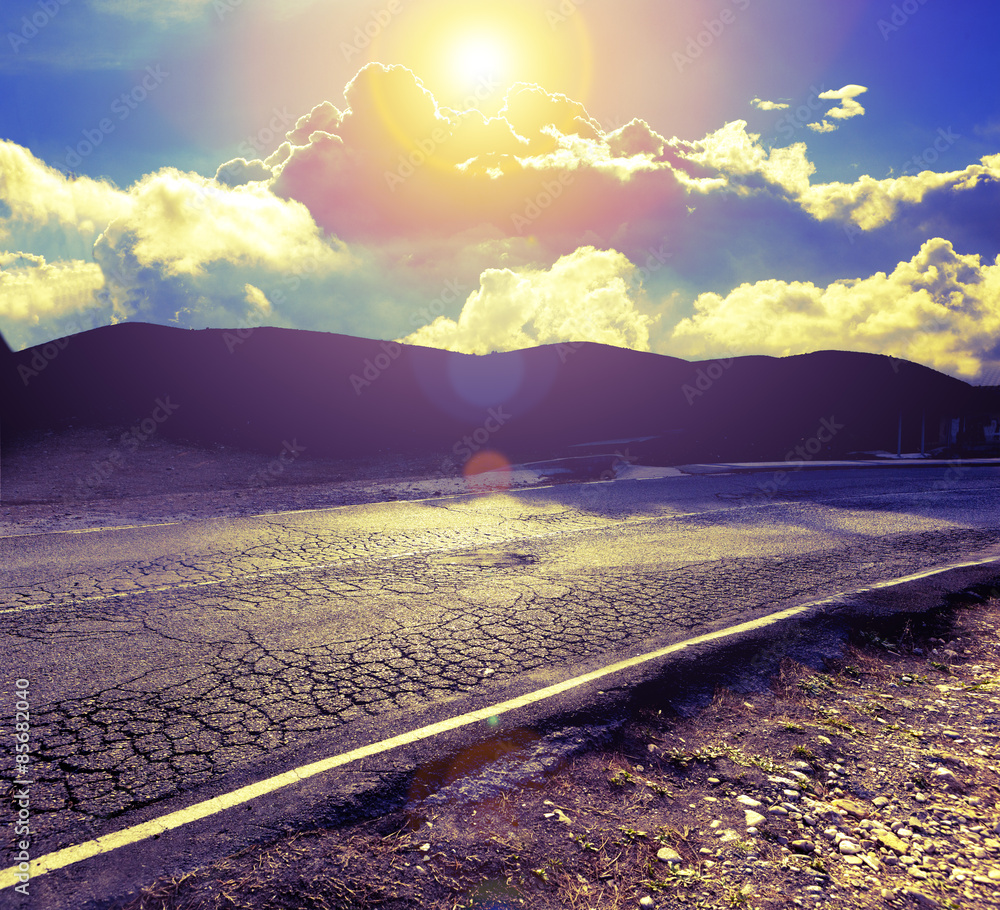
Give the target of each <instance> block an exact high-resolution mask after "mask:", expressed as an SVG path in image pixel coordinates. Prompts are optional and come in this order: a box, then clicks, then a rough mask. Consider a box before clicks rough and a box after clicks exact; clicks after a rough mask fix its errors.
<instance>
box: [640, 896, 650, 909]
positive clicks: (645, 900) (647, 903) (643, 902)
mask: <svg viewBox="0 0 1000 910" xmlns="http://www.w3.org/2000/svg"><path fill="white" fill-rule="evenodd" d="M639 906H640V907H652V906H653V899H652V898H651V897H650V896H649V895H648V894H647V895H646V896H645V897H643V898H640V899H639Z"/></svg>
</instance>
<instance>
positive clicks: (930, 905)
mask: <svg viewBox="0 0 1000 910" xmlns="http://www.w3.org/2000/svg"><path fill="white" fill-rule="evenodd" d="M901 896H902V897H905V898H908V899H909V901H910V902H911V903H912V904H913V905H914V906H915V907H916V908H917V910H938V908H939V907H940V906H941V905H940V904H939V903H938V902H937V901H936V900H935V899H934V898H933V897H930V896H929V895H927V894H924V893H923V891H917V890H915V889H913V888H904V889H903V891H902V895H901Z"/></svg>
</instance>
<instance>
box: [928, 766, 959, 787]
mask: <svg viewBox="0 0 1000 910" xmlns="http://www.w3.org/2000/svg"><path fill="white" fill-rule="evenodd" d="M931 777H933V778H934V780H936V781H937V782H938V783H939V784H943V785H944V786H946V787H951V788H954V789H958V788H959V787H960V786H961V784H960V783H959V780H958V778H957V777H955V775H954V774H953V773H952V772H951V771H949V770H948V769H947V768H943V767H939V768H935V769H934V770H933V771H931Z"/></svg>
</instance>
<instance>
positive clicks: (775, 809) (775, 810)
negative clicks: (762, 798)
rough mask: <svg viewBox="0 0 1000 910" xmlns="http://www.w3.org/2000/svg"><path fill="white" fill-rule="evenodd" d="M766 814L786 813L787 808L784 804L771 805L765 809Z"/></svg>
mask: <svg viewBox="0 0 1000 910" xmlns="http://www.w3.org/2000/svg"><path fill="white" fill-rule="evenodd" d="M767 814H768V815H788V810H787V809H786V808H785V807H784V806H771V808H770V809H768V810H767Z"/></svg>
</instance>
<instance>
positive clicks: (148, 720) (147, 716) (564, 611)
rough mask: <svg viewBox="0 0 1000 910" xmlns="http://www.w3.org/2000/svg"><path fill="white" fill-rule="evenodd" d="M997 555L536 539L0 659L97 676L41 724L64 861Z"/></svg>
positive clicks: (180, 594)
mask: <svg viewBox="0 0 1000 910" xmlns="http://www.w3.org/2000/svg"><path fill="white" fill-rule="evenodd" d="M998 543H1000V531H990V530H975V529H968V528H964V529H963V528H958V529H948V530H939V531H924V532H920V533H908V534H895V535H891V536H888V537H871V538H862V539H860V540H854V541H850V542H849V543H843V542H842V543H841V545H839V546H830V545H827V547H826V548H824V549H820V550H814V551H811V552H806V553H796V554H793V555H782V556H740V557H726V558H721V559H707V560H704V561H700V562H692V563H689V564H683V565H674V566H663V567H642V566H639V567H635V566H629V567H619V568H618V569H617V570H616V569H608V568H595V569H590V570H585V569H577V570H574V571H572V572H566V571H559V572H556V571H553V570H550V569H546V568H545V564H544V562H543V561H542V560H540V559H538V558H537V557H538V555H539V552H540V547H541V542H539V541H535V542H533V543H532V544H531V546H529V547H527V548H525V552H523V553H519V554H515V555H517V556H519V557H520V558H518V559H513V560H507V561H505V560H498V559H496V558H492V557H495V556H496V553H495V552H494V551H486V552H484V553H480V552H478V551H477V550H474V549H473V550H465V551H464V553H453V554H451V555H449V556H441V555H436V554H422V555H414V556H408V557H405V558H404V557H400V558H397V559H393V560H392V562H391V564H386V563H384V562H382V563H375V564H372V563H371V562H357V561H354V562H344V563H342V564H339V565H333V566H321V567H316V566H313V567H310V568H304V569H302V570H299V571H298V572H296V573H295V574H294V575H286V576H282V577H281V578H280V579H262V578H260V577H233V578H228V579H225V580H221V581H220V582H219V583H218V584H217V585H216V586H214V587H213V588H212V589H211V590H207V589H199V588H190V587H177V588H175V589H172V590H170V591H168V592H150V591H136V592H134V593H131V594H129V595H128V596H127V597H125V598H123V599H120V600H112V601H105V602H103V603H101V604H97V603H91V604H88V605H86V607H84V606H82V605H78V604H73V603H71V602H70V603H63V604H60V605H58V606H53V607H51V608H44V609H40V610H38V611H36V612H33V613H26V614H13V615H12V616H10V617H9V618H8V623H7V628H5V629H4V630H3V632H2V633H0V653H15V652H16V653H18V662H19V670H18V672H19V673H21V674H22V675H25V676H31V677H33V678H34V679H36V680H38V682H37V683H33V688H37V689H39V690H42V689H43V688H44V686H43V684H42V681H43V680H44V679H45V678H46V674H48V675H52V674H53V673H54V672H55V669H54V667H55V666H57V663H58V660H59V655H56V656H55V657H52V656H51V654H50V652H51V650H52V648H53V645H54V643H56V642H57V643H58V646H57V648H58V649H59V650H60V651H61V652H62V653H65V652H66V651H67V649H70V648H71V649H73V653H74V655H75V663H76V664H78V665H79V666H80V667H82V668H83V671H84V673H85V678H84V677H82V676H81V679H80V680H79V681H77V683H76V686H77V688H78V689H80V690H81V691H77V692H75V693H74V692H73V691H72V688H73V686H72V685H71V684H69V683H67V684H66V685H65V686H64V689H68V690H69V691H65V692H64V694H62V695H61V697H59V698H58V699H52V700H50V701H49V702H48V703H45V702H44V701H41V702H40V703H39V704H38V706H37V707H35V708H34V711H33V715H32V737H33V742H35V743H37V744H38V746H37V751H36V753H35V755H34V756H33V757H34V762H33V764H32V771H33V776H34V780H35V786H34V788H33V790H32V819H33V824H34V827H35V828H36V831H37V834H36V838H35V842H36V843H38V844H39V845H40V846H42V845H43V846H44V849H45V850H46V851H48V850H52V849H57V848H59V847H62V846H65V845H67V844H69V843H72V842H74V841H75V840H78V839H79V838H81V837H82V836H91V835H92V834H93V832H95V831H99V830H101V829H102V827H103V826H105V825H106V823H107V822H109V821H111V820H113V819H115V818H118V817H119V816H122V815H124V814H126V813H129V812H131V811H133V810H135V809H138V808H141V807H144V806H148V805H150V804H154V803H157V802H159V801H162V800H165V799H167V798H169V797H172V796H174V795H176V794H177V793H178V792H183V791H185V790H189V789H193V788H196V787H198V786H199V785H201V784H204V783H206V782H207V781H209V780H211V779H213V778H214V777H216V776H217V775H220V774H223V773H227V772H229V771H232V770H233V769H235V768H238V767H242V766H246V765H249V764H251V763H253V762H255V761H257V760H259V759H261V758H263V757H265V756H268V755H269V754H272V753H273V752H274V751H275V750H279V749H284V748H289V747H296V748H297V747H301V746H304V745H307V744H309V743H311V742H315V741H316V740H317V739H318V738H319V737H321V736H322V734H323V733H324V731H328V730H330V729H332V728H336V727H340V726H343V725H345V724H349V723H350V722H351V721H353V720H356V719H358V718H363V717H372V716H377V715H380V714H385V713H387V712H392V711H399V710H403V711H405V710H407V709H411V708H412V707H414V706H416V705H421V704H426V703H428V702H431V701H434V700H435V699H438V698H442V697H449V696H454V695H458V694H461V693H466V692H469V691H471V690H473V689H475V688H477V687H479V686H490V685H492V684H493V683H494V682H495V681H498V680H499V681H505V680H513V679H515V678H517V677H518V676H520V675H521V674H524V673H526V672H530V671H532V670H537V669H539V668H547V667H557V668H562V669H563V670H565V669H566V668H568V667H570V666H572V665H578V664H579V663H580V662H581V661H583V660H586V659H592V658H594V657H596V656H598V655H602V654H615V653H622V652H626V651H628V650H629V649H635V648H643V649H647V648H648V647H649V645H650V643H651V642H656V643H663V644H666V643H669V642H670V641H673V640H678V639H680V638H683V637H686V636H687V635H689V633H690V632H691V630H693V629H696V628H703V627H705V626H706V625H709V624H712V623H714V622H717V621H721V620H727V621H729V620H739V621H744V620H746V619H750V618H753V617H755V616H757V615H760V614H763V613H765V612H770V611H771V610H773V609H774V608H775V607H776V606H777V605H778V604H782V603H787V602H788V601H789V599H792V598H820V597H824V596H829V595H831V594H835V593H839V592H841V591H844V590H850V589H852V588H856V587H861V586H865V585H869V584H871V583H872V582H873V581H879V580H886V579H890V578H898V577H902V576H904V575H907V574H910V573H913V572H915V571H919V570H921V569H925V568H929V567H932V566H936V565H940V564H942V563H945V562H948V561H949V560H954V559H956V558H959V557H965V556H967V555H968V554H970V553H975V552H982V551H984V550H986V549H988V548H991V547H995V546H997V544H998ZM506 555H510V554H506ZM462 556H466V557H468V558H467V559H461V558H458V557H462ZM352 630H353V631H352ZM47 655H48V656H47ZM46 661H50V663H46ZM33 664H34V666H33ZM485 671H491V672H490V673H489V674H488V675H487V674H486V673H485ZM560 672H561V671H560ZM102 675H104V676H105V685H104V687H103V688H100V689H99V690H96V691H94V690H93V680H95V679H99V678H101V676H102Z"/></svg>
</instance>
